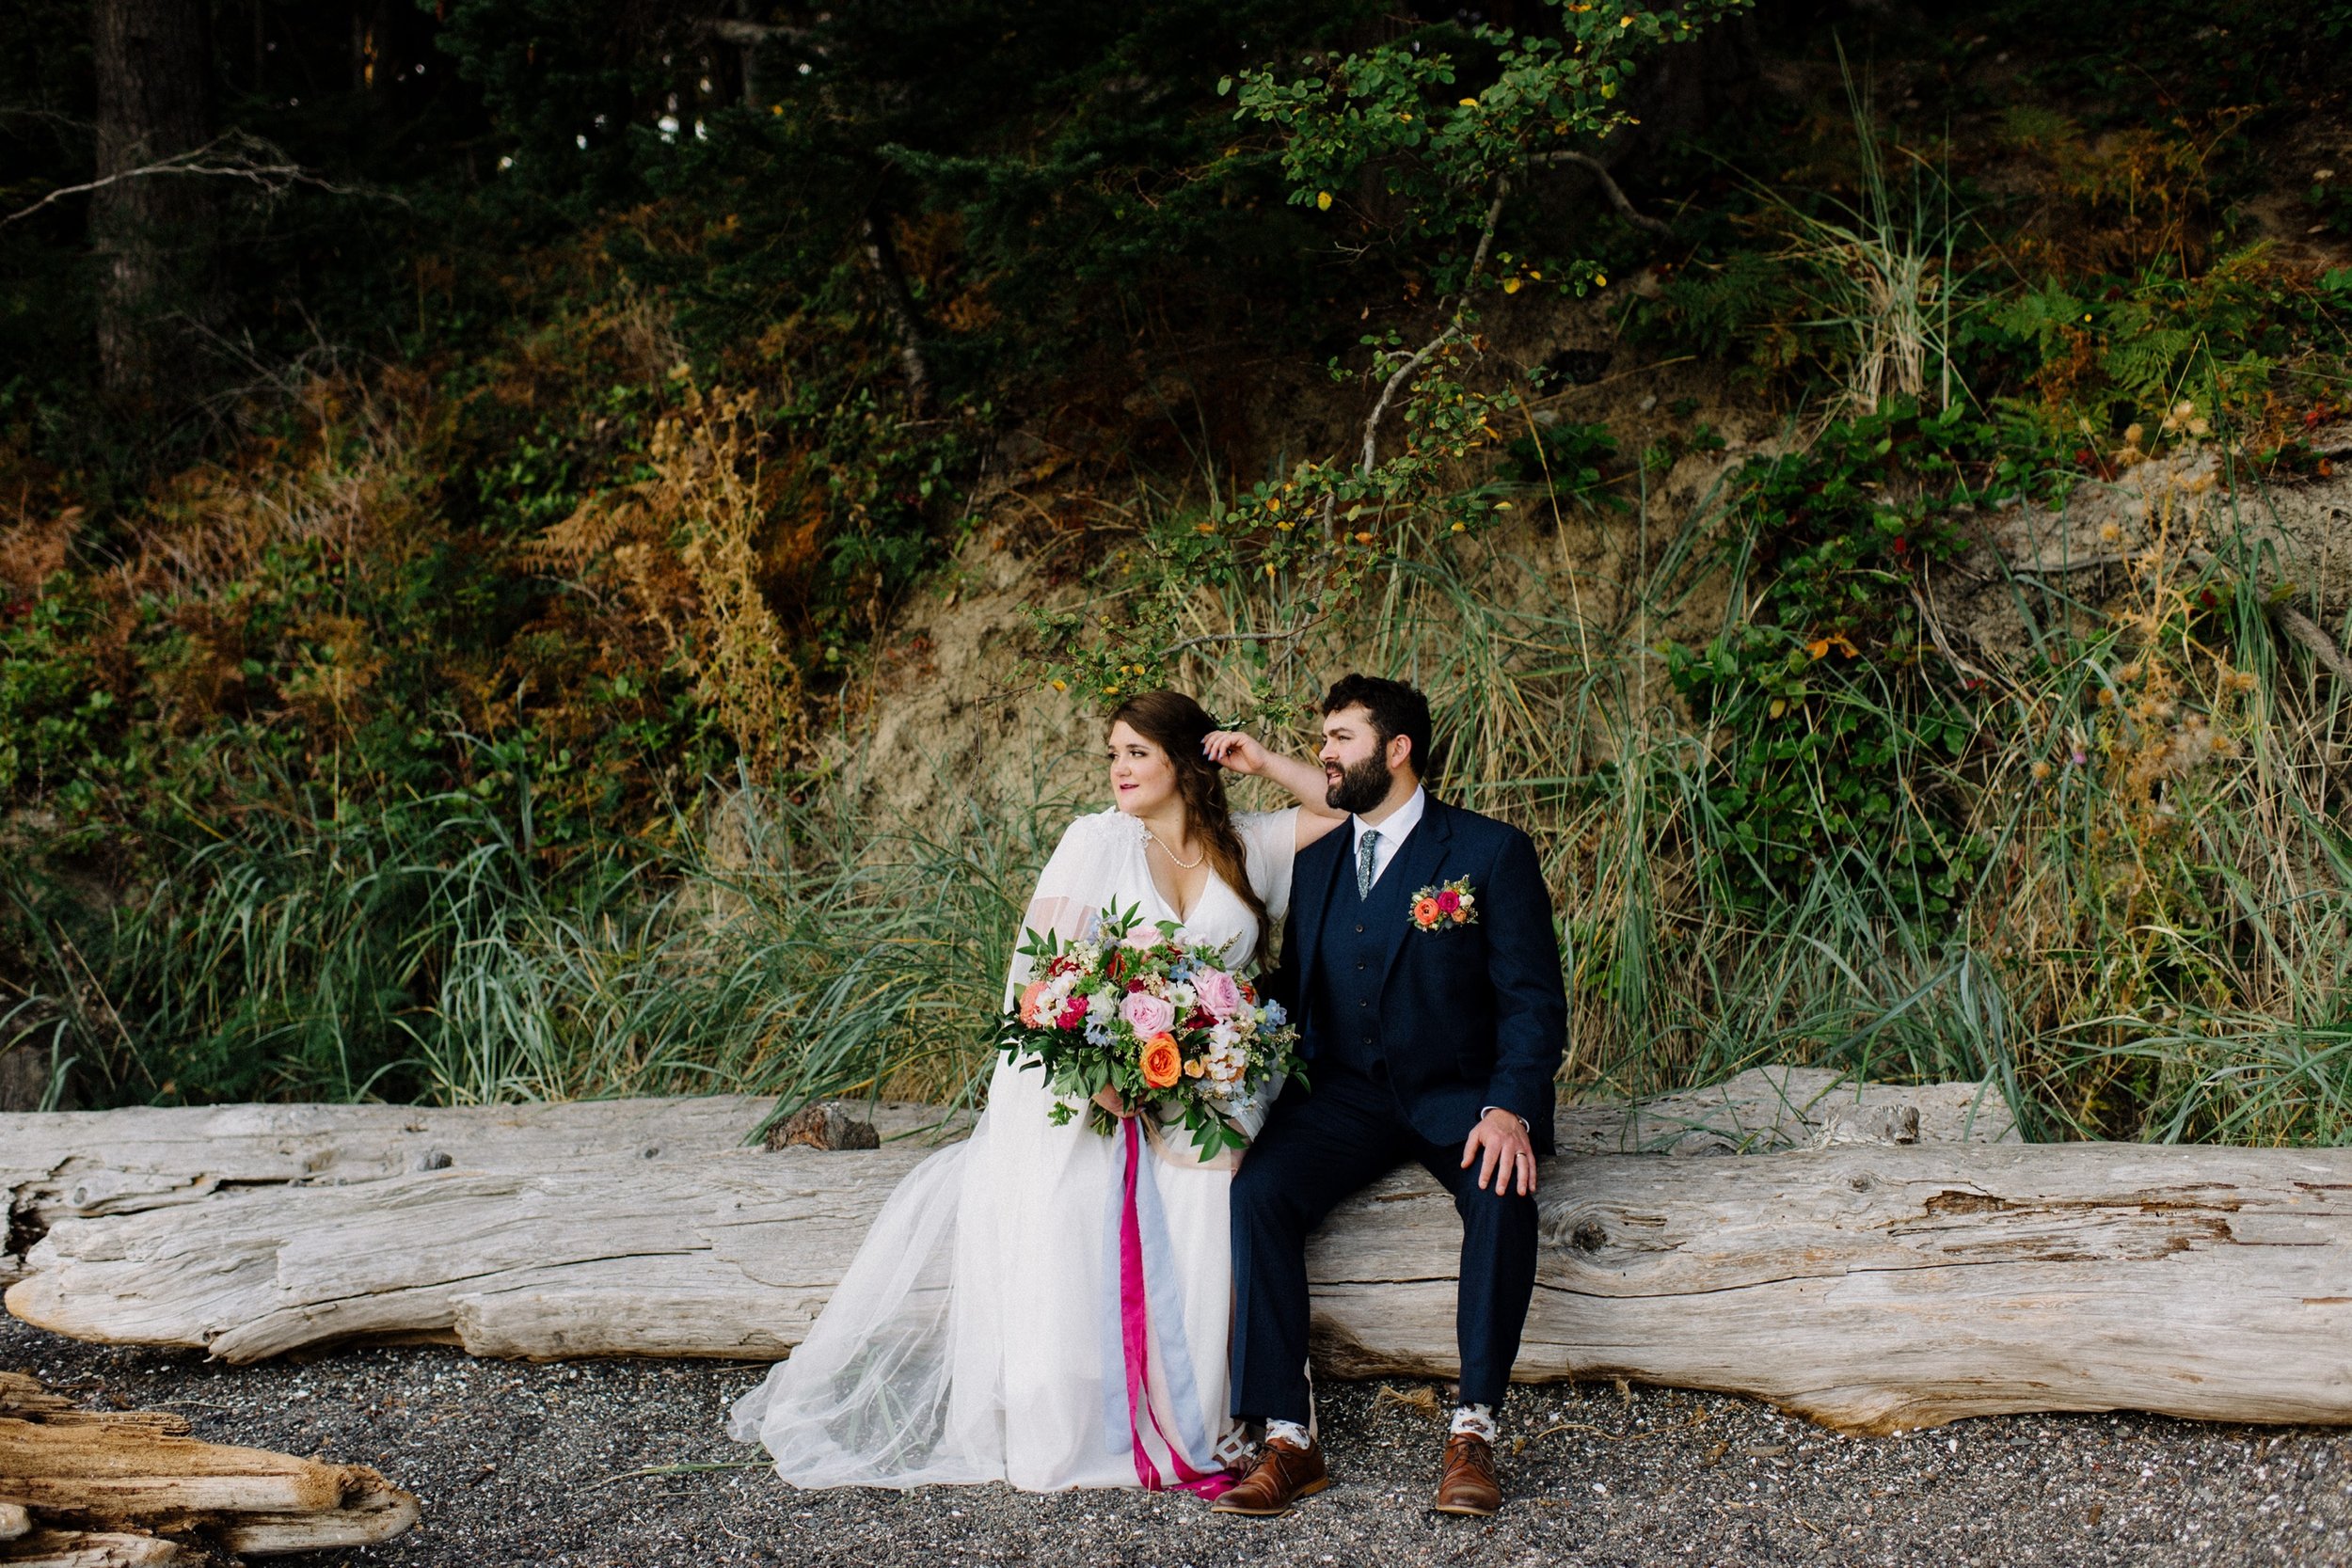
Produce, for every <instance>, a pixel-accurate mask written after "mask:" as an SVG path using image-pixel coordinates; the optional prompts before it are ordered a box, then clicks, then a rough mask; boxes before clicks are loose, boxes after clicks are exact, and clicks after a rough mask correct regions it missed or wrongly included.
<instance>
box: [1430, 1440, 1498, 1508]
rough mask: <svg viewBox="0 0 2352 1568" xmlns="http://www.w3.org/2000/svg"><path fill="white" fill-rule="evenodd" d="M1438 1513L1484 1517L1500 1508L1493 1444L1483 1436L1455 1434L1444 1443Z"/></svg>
mask: <svg viewBox="0 0 2352 1568" xmlns="http://www.w3.org/2000/svg"><path fill="white" fill-rule="evenodd" d="M1431 1506H1432V1507H1434V1508H1435V1509H1437V1511H1438V1513H1469V1514H1473V1515H1476V1516H1477V1517H1479V1518H1484V1517H1486V1515H1487V1514H1489V1513H1494V1512H1495V1511H1496V1510H1497V1509H1499V1508H1501V1507H1502V1487H1500V1486H1498V1485H1496V1484H1495V1449H1494V1445H1493V1444H1491V1443H1489V1442H1487V1441H1486V1439H1485V1438H1484V1437H1479V1436H1474V1435H1473V1434H1471V1433H1467V1432H1457V1433H1454V1434H1453V1435H1452V1436H1450V1437H1448V1438H1447V1439H1446V1440H1445V1479H1444V1480H1442V1481H1438V1500H1437V1501H1436V1502H1435V1503H1434V1504H1432V1505H1431Z"/></svg>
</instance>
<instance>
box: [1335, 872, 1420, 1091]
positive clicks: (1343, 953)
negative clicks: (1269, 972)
mask: <svg viewBox="0 0 2352 1568" xmlns="http://www.w3.org/2000/svg"><path fill="white" fill-rule="evenodd" d="M1402 855H1403V847H1402V846H1400V847H1399V850H1398V856H1399V859H1400V860H1401V858H1402ZM1397 867H1398V860H1391V862H1390V863H1389V865H1388V869H1387V870H1385V871H1383V872H1382V873H1381V874H1380V879H1379V880H1378V881H1376V882H1375V883H1373V884H1372V896H1371V897H1369V898H1359V897H1358V896H1357V895H1356V864H1355V858H1354V857H1353V856H1352V855H1351V856H1350V857H1348V860H1347V863H1345V864H1343V866H1341V868H1340V881H1341V886H1340V887H1339V889H1338V890H1337V893H1336V895H1334V896H1333V898H1332V900H1331V904H1330V907H1329V909H1328V910H1327V911H1325V914H1324V918H1323V925H1322V928H1321V930H1320V931H1318V932H1317V934H1316V942H1317V948H1318V951H1317V952H1316V954H1315V994H1314V997H1313V999H1312V1003H1311V1006H1312V1008H1313V1018H1314V1024H1315V1035H1316V1039H1315V1055H1316V1057H1317V1059H1318V1060H1321V1061H1326V1062H1336V1063H1338V1064H1339V1065H1341V1066H1343V1067H1348V1068H1353V1069H1356V1070H1357V1071H1358V1072H1367V1073H1368V1072H1370V1071H1371V1070H1372V1069H1373V1068H1374V1067H1375V1066H1377V1065H1379V1064H1380V1063H1381V1061H1382V1058H1383V1057H1384V1056H1385V1055H1386V1045H1387V1042H1386V1041H1384V1040H1383V1039H1382V1037H1381V1033H1380V980H1381V976H1382V974H1383V972H1384V971H1385V970H1386V969H1387V967H1388V958H1389V954H1390V953H1391V951H1392V950H1393V949H1394V948H1395V946H1396V933H1397V928H1398V927H1401V926H1402V925H1403V924H1404V922H1405V919H1406V913H1407V912H1408V911H1407V910H1406V905H1407V904H1408V903H1409V902H1410V901H1411V895H1412V889H1410V888H1408V887H1406V885H1405V879H1404V877H1403V875H1402V874H1400V872H1399V871H1398V869H1397Z"/></svg>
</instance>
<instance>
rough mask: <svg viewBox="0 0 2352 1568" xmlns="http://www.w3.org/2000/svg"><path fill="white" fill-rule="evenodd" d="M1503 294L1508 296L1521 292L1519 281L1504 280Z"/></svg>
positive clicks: (1513, 278) (1513, 279)
mask: <svg viewBox="0 0 2352 1568" xmlns="http://www.w3.org/2000/svg"><path fill="white" fill-rule="evenodd" d="M1502 292H1503V293H1506V294H1515V293H1518V292H1519V280H1518V278H1516V277H1506V278H1504V279H1503V280H1502Z"/></svg>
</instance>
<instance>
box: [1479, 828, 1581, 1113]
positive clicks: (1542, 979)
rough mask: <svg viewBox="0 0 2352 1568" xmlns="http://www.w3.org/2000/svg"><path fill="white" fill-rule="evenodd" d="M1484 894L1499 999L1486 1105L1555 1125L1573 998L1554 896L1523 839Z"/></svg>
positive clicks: (1514, 840) (1491, 974)
mask: <svg viewBox="0 0 2352 1568" xmlns="http://www.w3.org/2000/svg"><path fill="white" fill-rule="evenodd" d="M1480 892H1481V897H1480V903H1481V904H1482V906H1483V908H1482V910H1481V913H1480V919H1481V920H1482V922H1483V923H1485V925H1486V976H1487V979H1488V981H1489V982H1490V983H1491V984H1492V985H1493V987H1494V995H1495V1069H1494V1076H1493V1077H1492V1078H1490V1079H1489V1080H1488V1081H1487V1084H1486V1101H1485V1103H1486V1104H1488V1105H1500V1106H1502V1108H1503V1109H1504V1110H1506V1111H1510V1112H1513V1113H1515V1114H1517V1115H1518V1116H1520V1117H1525V1118H1526V1119H1527V1120H1528V1121H1529V1122H1530V1123H1549V1121H1550V1119H1551V1104H1552V1088H1551V1081H1552V1079H1553V1077H1554V1076H1555V1075H1556V1074H1558V1072H1559V1070H1560V1058H1561V1055H1562V1053H1563V1052H1564V1051H1565V1047H1566V1044H1567V1036H1568V997H1567V990H1566V987H1565V984H1564V983H1563V982H1562V980H1561V976H1560V939H1559V936H1558V934H1557V933H1556V932H1555V931H1553V929H1552V926H1551V895H1550V893H1549V890H1547V889H1546V888H1545V886H1544V877H1543V869H1542V867H1541V866H1539V865H1538V864H1537V863H1536V861H1535V846H1534V843H1533V842H1532V841H1531V840H1530V839H1529V838H1528V836H1527V835H1526V834H1525V833H1522V832H1516V831H1514V832H1512V833H1511V834H1510V835H1509V837H1508V838H1507V839H1506V840H1505V841H1504V843H1503V846H1502V854H1501V855H1499V856H1498V857H1497V858H1496V860H1495V864H1494V869H1493V871H1492V872H1491V873H1490V874H1489V875H1488V878H1487V885H1486V887H1485V888H1484V889H1482V890H1480Z"/></svg>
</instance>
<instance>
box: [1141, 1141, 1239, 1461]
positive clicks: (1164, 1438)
mask: <svg viewBox="0 0 2352 1568" xmlns="http://www.w3.org/2000/svg"><path fill="white" fill-rule="evenodd" d="M1124 1132H1125V1135H1126V1143H1127V1169H1126V1177H1125V1181H1124V1191H1123V1193H1122V1195H1121V1202H1120V1212H1119V1338H1120V1354H1121V1356H1122V1358H1123V1359H1124V1360H1125V1362H1126V1364H1127V1437H1128V1441H1129V1442H1130V1443H1132V1444H1133V1445H1134V1447H1135V1453H1136V1480H1137V1481H1141V1482H1143V1484H1144V1486H1145V1488H1146V1489H1147V1490H1150V1491H1153V1492H1158V1491H1161V1490H1163V1489H1164V1487H1165V1483H1164V1482H1163V1481H1161V1479H1160V1471H1159V1466H1158V1465H1153V1464H1152V1456H1151V1454H1150V1453H1149V1452H1147V1451H1146V1450H1145V1449H1144V1445H1143V1424H1144V1423H1145V1422H1146V1421H1149V1422H1150V1423H1151V1424H1152V1433H1153V1435H1155V1436H1156V1437H1158V1438H1159V1440H1160V1446H1161V1447H1163V1448H1165V1449H1168V1458H1169V1459H1170V1460H1172V1461H1173V1462H1174V1463H1175V1465H1176V1477H1177V1480H1176V1483H1175V1486H1174V1488H1173V1490H1176V1491H1180V1492H1197V1493H1199V1494H1200V1496H1201V1497H1210V1498H1215V1497H1221V1496H1223V1495H1224V1494H1225V1493H1226V1492H1227V1491H1229V1490H1231V1489H1232V1485H1233V1478H1232V1476H1229V1475H1227V1474H1226V1473H1225V1472H1224V1471H1222V1470H1213V1471H1210V1472H1208V1473H1206V1474H1203V1473H1202V1472H1201V1471H1199V1470H1196V1469H1194V1468H1193V1467H1192V1466H1191V1465H1189V1464H1187V1463H1186V1462H1185V1460H1184V1450H1183V1449H1180V1448H1178V1447H1177V1446H1176V1445H1175V1444H1174V1443H1171V1442H1169V1441H1168V1433H1167V1432H1166V1430H1164V1429H1163V1428H1162V1427H1161V1425H1160V1418H1159V1416H1158V1414H1157V1413H1156V1412H1155V1411H1153V1410H1152V1387H1151V1377H1150V1368H1151V1357H1152V1331H1151V1323H1150V1312H1149V1310H1148V1307H1147V1298H1146V1296H1145V1293H1144V1286H1143V1221H1142V1219H1141V1217H1140V1216H1139V1215H1138V1214H1137V1213H1136V1180H1137V1175H1138V1171H1139V1169H1140V1167H1141V1165H1142V1161H1143V1134H1142V1132H1141V1131H1140V1130H1139V1129H1138V1128H1137V1127H1136V1118H1135V1117H1127V1118H1125V1128H1124Z"/></svg>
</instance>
